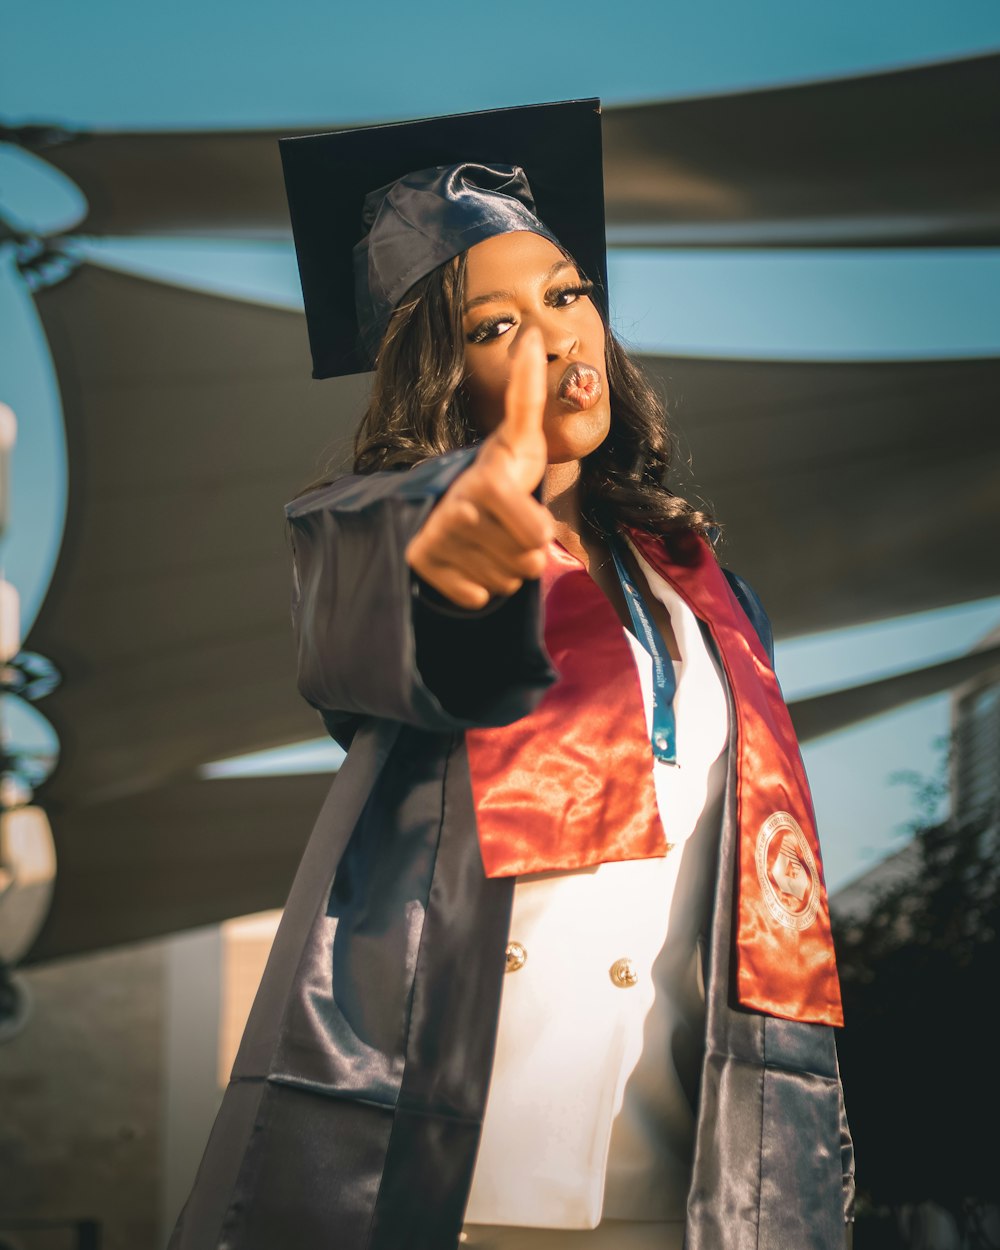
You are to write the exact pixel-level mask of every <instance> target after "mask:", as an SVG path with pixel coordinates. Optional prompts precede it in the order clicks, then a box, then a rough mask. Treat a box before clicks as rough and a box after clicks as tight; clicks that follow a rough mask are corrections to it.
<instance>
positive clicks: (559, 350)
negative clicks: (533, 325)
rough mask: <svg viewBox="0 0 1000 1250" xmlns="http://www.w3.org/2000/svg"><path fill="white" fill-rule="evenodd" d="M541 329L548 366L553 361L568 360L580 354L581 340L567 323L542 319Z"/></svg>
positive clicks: (540, 321) (552, 319)
mask: <svg viewBox="0 0 1000 1250" xmlns="http://www.w3.org/2000/svg"><path fill="white" fill-rule="evenodd" d="M539 327H540V328H541V331H542V338H543V340H544V343H545V359H546V361H547V363H548V364H551V363H552V362H553V360H560V359H568V358H569V357H570V356H572V355H573V354H574V353H576V352H578V350H579V347H580V340H579V337H578V335H577V332H576V331H575V330H574V329H572V328H571V327H569V326H568V325H567V324H566V323H565V321H562V322H559V321H556V320H555V319H554V318H545V319H540V320H539Z"/></svg>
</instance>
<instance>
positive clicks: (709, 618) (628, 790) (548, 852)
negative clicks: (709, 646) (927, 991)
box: [466, 529, 843, 1025]
mask: <svg viewBox="0 0 1000 1250" xmlns="http://www.w3.org/2000/svg"><path fill="white" fill-rule="evenodd" d="M628 534H629V537H630V538H631V539H632V541H633V542H634V544H635V546H636V548H637V550H638V551H639V552H640V553H641V554H642V556H643V558H644V559H645V560H646V561H647V562H648V563H649V564H650V565H651V566H652V567H653V568H654V569H655V570H656V572H658V573H659V574H660V575H661V576H662V577H664V578H665V579H666V580H667V581H668V582H669V583H670V584H671V585H672V586H673V588H674V589H675V590H676V591H677V593H678V594H679V595H680V596H681V597H682V598H683V599H684V600H685V602H686V603H687V604H688V606H689V607H690V608H691V610H692V611H693V612H694V614H695V615H696V616H697V617H699V619H701V620H702V621H704V622H705V623H706V624H707V625H708V627H709V630H710V631H711V634H712V637H713V639H714V640H715V643H716V646H717V647H718V651H719V655H720V656H721V658H722V662H723V666H724V668H725V671H726V676H727V678H728V681H729V687H730V690H731V691H732V695H733V704H734V707H735V712H736V721H737V727H736V728H737V734H736V738H737V746H736V752H737V758H736V761H735V762H736V773H737V812H738V822H739V845H740V850H739V865H738V891H737V894H738V902H737V917H736V921H737V926H736V927H737V933H736V987H737V994H738V997H739V1001H740V1003H741V1004H742V1005H743V1006H745V1007H749V1008H752V1009H753V1010H756V1011H761V1012H765V1013H767V1014H769V1015H774V1016H780V1017H783V1018H785V1019H791V1020H804V1021H812V1022H816V1023H821V1024H835V1025H842V1024H843V1012H842V1009H841V1004H840V987H839V982H838V979H837V970H836V964H835V960H834V952H833V941H832V936H831V933H830V915H829V907H828V904H827V898H826V888H825V885H824V882H823V869H822V864H821V862H820V853H819V843H818V840H817V837H816V823H815V817H814V815H813V808H812V799H811V796H810V793H809V785H808V782H807V780H806V775H805V770H804V768H803V766H802V759H801V755H800V753H799V748H798V743H797V740H796V738H795V731H794V729H793V728H792V722H791V717H790V716H789V713H788V709H787V707H786V706H785V701H784V699H783V697H782V695H781V691H780V689H779V687H778V682H777V678H776V677H775V675H774V672H773V670H772V669H771V666H770V664H769V663H768V661H767V657H766V655H765V652H764V648H763V646H762V644H761V642H760V639H759V638H758V636H757V633H756V630H755V629H754V628H753V626H752V624H751V623H750V622H749V620H748V619H747V617H746V614H745V613H744V612H743V609H742V608H741V607H740V605H739V603H738V601H737V599H736V597H735V595H734V594H733V592H732V590H731V588H730V586H729V583H728V581H727V580H726V577H725V574H724V573H723V572H722V569H721V568H720V567H719V565H718V563H717V561H716V559H715V556H714V554H713V552H712V550H711V548H710V547H709V545H708V543H707V542H706V541H705V540H704V539H703V538H700V537H698V536H697V535H695V534H690V533H685V534H681V535H675V536H672V538H671V540H670V544H669V545H668V543H667V542H665V541H664V540H663V538H661V537H657V536H655V535H651V534H646V533H643V532H642V531H639V530H633V529H629V530H628ZM682 561H683V562H682ZM542 583H543V594H544V599H545V645H546V649H547V650H548V652H549V654H550V656H551V658H552V661H553V664H554V665H555V667H556V669H557V670H558V672H559V681H558V682H556V684H555V685H554V686H553V687H552V688H551V689H550V690H549V691H548V692H547V693H546V695H545V697H544V698H543V699H542V701H541V703H540V704H539V706H538V707H537V708H536V709H535V711H534V712H532V713H531V714H530V715H528V716H526V717H523V718H522V719H521V720H519V721H516V722H514V724H512V725H505V726H502V727H500V728H497V729H478V730H470V731H468V732H467V734H466V741H467V745H468V755H469V768H470V774H471V778H472V790H473V796H474V798H475V803H476V819H477V824H478V828H479V841H480V847H481V850H482V856H483V865H484V868H485V871H486V875H487V876H488V877H503V876H515V875H521V874H526V873H534V872H544V871H550V870H553V869H563V870H566V869H571V868H580V867H584V866H586V865H591V864H599V863H604V862H610V861H613V860H624V859H646V858H651V857H654V856H662V855H664V854H665V853H666V842H665V837H664V832H663V826H662V823H661V821H660V817H659V813H658V810H657V805H656V794H655V788H654V783H653V777H652V769H653V768H654V767H664V765H662V764H661V765H656V764H654V761H653V756H652V751H651V748H650V743H649V736H648V734H647V732H646V720H645V713H644V710H643V704H642V692H641V690H640V688H639V682H638V676H637V674H636V671H635V665H634V663H633V660H632V654H631V650H630V647H629V644H628V642H627V640H626V638H625V636H624V634H623V632H622V627H621V622H620V621H619V620H618V617H617V614H616V613H615V611H614V609H613V608H612V607H611V604H610V603H609V602H608V600H607V599H606V598H605V596H604V594H603V592H602V591H601V590H600V588H599V587H598V586H597V585H596V583H594V582H593V580H592V579H591V578H590V576H589V575H588V573H587V572H586V570H585V569H584V568H583V566H582V565H581V564H580V563H579V562H578V561H577V560H575V559H574V558H573V557H572V556H570V555H569V553H568V552H566V551H565V550H564V549H563V548H561V547H559V546H558V545H556V544H552V545H551V546H550V560H549V565H548V567H547V568H546V571H545V573H544V574H543V577H542ZM678 733H679V734H681V733H683V726H680V725H679V726H678Z"/></svg>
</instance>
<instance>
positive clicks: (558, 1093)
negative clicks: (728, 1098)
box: [462, 548, 728, 1250]
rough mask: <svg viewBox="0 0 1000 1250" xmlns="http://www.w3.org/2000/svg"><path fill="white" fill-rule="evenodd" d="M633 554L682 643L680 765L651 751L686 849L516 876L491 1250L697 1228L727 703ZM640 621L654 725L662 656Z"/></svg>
mask: <svg viewBox="0 0 1000 1250" xmlns="http://www.w3.org/2000/svg"><path fill="white" fill-rule="evenodd" d="M633 551H634V548H633ZM635 554H636V558H637V560H638V561H639V565H640V567H641V568H642V571H643V573H644V574H645V576H646V580H647V583H648V585H649V587H650V589H651V591H652V593H653V594H655V595H656V597H657V598H658V599H660V601H661V602H662V603H663V604H664V605H665V606H666V608H667V610H668V612H669V614H670V620H671V624H672V626H673V630H674V634H675V636H676V638H677V641H678V648H679V650H680V653H681V660H680V661H675V662H674V672H675V675H676V678H677V690H676V693H675V696H674V711H675V716H676V723H677V759H678V763H679V767H676V768H675V767H671V766H670V765H665V764H661V763H655V764H654V763H653V760H652V752H651V753H650V766H651V768H652V770H653V778H654V783H655V787H656V797H657V804H658V807H659V811H660V817H661V820H662V821H663V826H664V832H665V835H666V839H667V842H668V843H670V844H672V849H671V850H670V851H669V852H668V853H667V855H666V856H665V857H664V858H662V859H659V858H657V859H643V860H627V861H619V862H615V863H607V864H600V865H597V866H596V867H591V868H583V869H576V870H573V871H570V872H559V871H555V872H547V873H536V874H533V875H531V876H527V877H519V878H518V880H517V882H516V884H515V888H514V904H513V913H512V920H511V928H510V938H511V941H512V942H516V943H518V944H519V945H520V947H522V948H523V950H524V952H525V959H524V963H523V966H522V967H520V968H519V969H517V970H516V971H511V972H508V973H507V974H506V976H505V977H504V986H503V996H502V999H501V1004H500V1019H499V1026H498V1034H497V1050H496V1058H495V1062H494V1068H493V1076H492V1080H491V1084H490V1093H489V1099H488V1102H487V1107H486V1114H485V1119H484V1123H483V1132H482V1139H481V1143H480V1148H479V1154H478V1156H477V1160H476V1169H475V1173H474V1176H473V1180H472V1187H471V1191H470V1195H469V1202H468V1206H467V1208H466V1213H465V1220H466V1223H465V1226H464V1228H463V1232H462V1244H463V1245H468V1246H470V1247H473V1246H474V1247H477V1248H481V1250H507V1248H508V1247H510V1248H512V1250H513V1247H517V1248H518V1250H535V1248H536V1247H537V1248H538V1250H577V1247H579V1248H580V1250H583V1248H584V1247H589V1248H590V1250H605V1248H606V1247H607V1250H611V1247H614V1248H615V1250H630V1248H632V1247H635V1250H640V1247H641V1248H642V1250H645V1247H647V1246H648V1247H652V1246H656V1247H657V1250H673V1247H674V1246H675V1245H676V1247H677V1250H680V1247H681V1243H682V1241H683V1235H684V1219H685V1205H686V1200H687V1192H688V1187H689V1182H690V1172H691V1157H692V1150H693V1142H694V1123H695V1108H694V1106H693V1103H692V1099H693V1097H694V1092H695V1090H696V1088H697V1080H698V1072H699V1069H700V1064H701V1059H702V1055H703V1052H704V1010H705V999H704V985H703V982H702V977H701V951H700V949H699V938H700V935H702V934H703V933H705V931H706V930H707V925H708V914H709V909H710V903H711V887H712V881H713V879H714V867H715V856H716V850H717V844H718V836H719V830H720V828H721V822H722V799H723V789H724V785H725V776H726V768H727V755H728V751H727V742H728V711H727V703H726V693H725V686H724V684H723V683H724V680H725V679H724V677H723V676H722V674H721V671H720V669H719V667H718V665H717V664H716V662H715V660H714V658H713V657H712V655H711V653H710V652H709V650H708V648H707V647H706V645H705V641H704V638H703V636H702V633H701V628H700V626H699V624H698V621H697V618H696V617H695V616H694V614H693V613H692V611H691V609H690V608H689V607H688V606H687V605H686V604H685V603H684V601H683V600H682V599H681V598H680V596H679V595H678V594H677V593H676V592H675V591H674V590H673V588H672V587H671V586H670V584H669V583H668V582H666V581H665V580H664V579H663V578H662V577H660V576H659V575H658V574H657V573H656V572H655V571H654V570H653V569H651V568H650V567H649V565H648V564H646V562H645V561H643V560H642V558H641V557H640V556H639V555H638V553H635ZM625 636H626V638H627V639H628V641H629V643H630V645H631V649H632V654H633V659H634V661H635V665H636V672H637V675H638V678H639V683H640V686H641V689H642V695H643V701H644V704H645V709H646V721H647V728H650V727H651V722H652V702H653V695H652V661H651V659H650V656H649V655H648V653H647V652H646V651H645V649H644V648H643V647H642V646H641V644H640V643H639V642H638V641H637V640H636V639H635V638H634V637H633V636H632V635H631V634H630V633H628V631H625ZM626 960H627V961H628V963H627V965H623V961H626ZM623 968H624V974H623ZM615 973H617V976H615V975H614V974H615Z"/></svg>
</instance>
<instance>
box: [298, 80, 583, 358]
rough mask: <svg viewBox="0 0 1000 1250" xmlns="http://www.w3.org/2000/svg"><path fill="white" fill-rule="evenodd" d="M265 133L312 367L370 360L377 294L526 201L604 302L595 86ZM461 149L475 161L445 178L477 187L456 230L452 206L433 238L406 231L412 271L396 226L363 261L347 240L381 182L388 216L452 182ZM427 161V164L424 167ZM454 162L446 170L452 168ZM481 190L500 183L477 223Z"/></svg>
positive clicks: (397, 219)
mask: <svg viewBox="0 0 1000 1250" xmlns="http://www.w3.org/2000/svg"><path fill="white" fill-rule="evenodd" d="M278 146H279V150H280V153H281V161H282V166H283V169H284V175H285V189H286V192H287V195H288V206H289V213H290V216H291V222H292V234H293V237H294V240H295V252H296V256H297V258H298V264H299V276H300V278H301V281H302V295H303V299H304V302H305V310H306V323H307V326H308V330H309V344H310V348H311V350H312V358H313V377H314V378H330V377H339V376H341V375H344V374H348V373H361V372H364V371H365V370H367V369H370V368H371V367H372V363H371V362H372V356H373V336H374V338H375V339H376V340H377V336H378V334H379V333H380V331H381V329H383V328H384V319H383V318H382V317H381V316H380V314H381V313H384V311H385V308H386V301H389V302H390V303H391V304H392V305H393V306H394V304H395V303H397V302H398V300H399V299H400V298H401V297H402V296H403V295H404V294H405V290H406V289H408V287H409V286H412V284H413V282H415V281H417V279H418V278H420V277H422V276H423V274H425V273H427V272H429V271H430V269H431V268H433V267H434V266H435V265H436V264H437V263H441V262H442V261H444V260H446V259H448V258H449V256H454V255H457V254H458V252H460V251H464V250H465V248H466V247H468V246H471V245H472V243H474V242H478V241H479V239H480V238H486V237H489V235H490V234H499V233H504V232H505V231H509V230H513V229H527V228H530V222H531V221H532V205H533V216H534V217H535V218H537V220H538V221H539V222H541V223H542V224H543V226H544V227H545V228H546V229H545V231H544V232H545V233H547V234H548V236H549V237H550V238H554V239H555V240H557V241H558V242H559V243H560V244H561V245H562V246H563V247H564V248H565V249H566V250H567V251H568V252H569V253H570V254H571V255H572V256H573V258H574V259H575V260H576V261H577V263H578V264H579V265H580V266H581V268H582V269H583V271H584V273H586V275H587V276H588V277H589V278H591V279H592V280H593V282H594V283H595V286H596V289H595V292H594V295H595V298H597V299H598V300H599V301H600V302H601V303H602V304H603V306H604V311H605V314H606V313H607V255H606V244H605V234H604V174H603V165H602V154H601V106H600V101H599V100H597V99H589V100H565V101H560V102H558V103H554V104H534V105H526V106H521V107H517V108H505V109H494V110H491V111H489V112H480V113H457V114H453V115H451V116H447V117H430V118H425V119H423V120H419V121H410V122H401V123H394V124H389V125H380V126H366V127H363V128H361V129H356V130H340V131H334V132H332V133H329V134H318V135H305V136H302V137H299V138H288V139H280V140H279V141H278ZM465 163H468V164H469V165H470V166H476V167H478V168H474V169H472V170H471V171H468V176H467V177H464V180H463V181H462V185H461V186H460V187H459V188H458V191H459V195H461V194H462V193H463V192H465V193H468V194H470V195H471V198H472V200H473V201H474V200H475V199H476V197H477V196H478V197H479V201H480V202H479V205H478V207H476V206H475V205H473V206H472V207H471V208H466V209H465V210H463V208H462V206H461V204H459V207H458V214H459V218H460V217H461V213H462V211H465V212H466V216H467V221H468V220H471V219H472V217H475V218H476V221H477V225H476V227H475V228H474V229H473V230H472V232H471V233H469V234H466V235H465V236H464V238H460V232H461V230H462V228H463V223H462V222H461V221H460V220H457V219H456V218H455V217H454V216H452V217H450V218H448V217H445V216H438V217H437V219H436V220H438V222H439V223H441V229H440V237H439V238H438V239H437V240H431V242H430V244H429V243H428V240H427V238H426V237H424V238H422V239H421V238H420V237H419V232H416V231H415V233H414V236H413V238H414V245H413V258H414V263H415V266H416V271H415V272H412V274H410V273H409V272H406V271H404V268H403V265H402V263H401V261H400V257H401V255H402V254H403V252H405V249H406V239H405V238H400V237H399V232H398V230H397V237H396V239H395V241H394V242H393V241H392V240H390V241H389V244H388V245H387V246H386V245H380V246H381V254H382V258H383V264H382V265H381V267H374V268H373V267H372V266H371V265H369V264H368V258H366V255H365V248H364V247H362V248H358V246H357V245H358V244H359V243H361V241H362V239H364V238H365V237H366V235H367V234H368V231H369V227H370V226H371V225H372V222H373V219H374V220H375V221H376V222H379V220H380V219H379V209H380V207H381V206H382V204H383V203H384V202H386V199H387V193H389V199H390V201H391V198H392V197H395V198H396V199H398V200H400V202H399V203H398V205H397V209H398V210H399V211H396V212H395V216H394V224H395V225H396V226H398V225H399V224H400V223H401V222H404V223H405V222H406V220H407V217H406V214H407V213H408V212H409V211H410V210H412V209H413V208H414V206H415V205H417V204H418V203H419V201H418V200H416V199H415V198H414V197H416V196H419V195H421V194H423V195H426V194H428V193H429V194H431V195H435V194H440V192H441V189H442V187H444V189H445V194H447V195H449V196H453V195H454V194H455V187H456V183H455V177H454V175H455V172H456V171H454V170H450V171H449V170H447V169H446V168H445V167H453V166H457V165H460V164H465ZM505 166H506V167H516V168H514V169H513V170H512V169H510V168H507V169H504V168H503V167H505ZM435 170H437V171H438V173H439V175H441V176H440V177H438V178H437V179H435V178H434V177H433V171H435ZM418 171H423V173H424V177H423V178H422V179H421V178H418V179H416V180H415V181H413V180H409V179H408V175H412V174H415V173H417V172H418ZM522 171H523V173H522ZM465 172H466V171H458V173H459V176H460V177H462V175H463V173H465ZM400 180H407V181H406V182H403V183H400ZM525 180H526V184H527V185H525ZM390 189H391V190H390ZM493 193H499V196H500V197H501V199H498V201H497V203H499V204H500V209H501V211H500V213H499V215H498V216H497V217H496V218H495V220H494V221H493V224H491V225H486V226H485V227H483V226H482V213H481V209H482V205H483V197H484V196H489V195H490V194H493ZM366 201H367V204H366ZM425 202H426V201H425ZM438 202H439V203H441V201H440V200H439V201H438ZM457 202H458V201H454V202H453V203H452V204H449V206H448V207H449V208H451V207H453V206H454V203H457ZM389 207H390V209H391V207H392V206H391V203H390V205H389ZM470 214H471V216H470ZM477 214H478V215H477ZM381 221H382V223H383V226H376V228H377V229H378V228H383V227H384V221H385V213H384V212H383V214H382V218H381ZM445 253H447V254H445ZM356 265H357V266H358V269H357V277H358V280H357V281H356ZM404 279H408V280H407V281H406V286H405V287H404V288H403V289H398V288H399V286H400V283H401V281H403V280H404ZM369 288H370V289H369ZM359 309H360V313H361V318H360V321H359Z"/></svg>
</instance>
